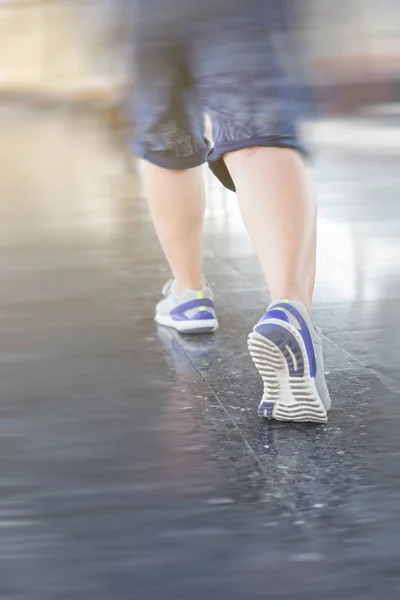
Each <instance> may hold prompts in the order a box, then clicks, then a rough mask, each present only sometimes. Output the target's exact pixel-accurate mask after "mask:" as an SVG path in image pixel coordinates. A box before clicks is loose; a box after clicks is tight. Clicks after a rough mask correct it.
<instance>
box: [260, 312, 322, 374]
mask: <svg viewBox="0 0 400 600" xmlns="http://www.w3.org/2000/svg"><path fill="white" fill-rule="evenodd" d="M277 308H283V309H284V310H287V311H288V312H290V313H291V314H292V315H293V316H294V317H295V318H296V319H297V321H298V322H299V325H300V334H301V337H302V338H303V341H304V345H305V347H306V351H307V356H308V363H309V365H310V375H311V377H315V375H316V373H317V364H316V360H315V353H314V344H313V341H312V338H311V334H310V330H309V328H308V325H307V323H306V321H305V319H304V318H303V317H302V315H301V313H300V311H298V310H297V308H295V307H294V306H292V305H291V304H290V303H289V302H287V303H286V302H285V304H275V306H274V307H273V308H272V310H275V309H277ZM272 310H271V311H267V314H269V313H270V312H272Z"/></svg>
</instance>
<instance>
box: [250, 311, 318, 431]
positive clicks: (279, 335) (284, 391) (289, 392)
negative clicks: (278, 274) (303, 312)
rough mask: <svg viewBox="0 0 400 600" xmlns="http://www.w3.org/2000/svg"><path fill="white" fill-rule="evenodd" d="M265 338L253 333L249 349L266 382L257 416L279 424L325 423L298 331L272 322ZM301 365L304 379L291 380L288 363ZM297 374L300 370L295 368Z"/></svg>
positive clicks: (275, 321) (293, 377)
mask: <svg viewBox="0 0 400 600" xmlns="http://www.w3.org/2000/svg"><path fill="white" fill-rule="evenodd" d="M268 325H269V327H265V325H264V334H263V335H261V334H260V333H257V331H253V332H252V333H250V335H249V341H248V347H249V352H250V355H251V357H252V359H253V362H254V364H255V366H256V368H257V369H258V372H259V373H260V375H261V377H262V380H263V382H264V394H263V397H262V400H261V403H260V406H259V407H258V416H260V417H264V418H266V419H276V420H278V421H293V422H298V423H326V422H327V420H328V417H327V412H326V409H325V407H324V404H323V402H322V400H321V398H320V396H319V395H318V392H317V389H316V387H315V380H314V378H312V377H311V376H310V368H309V363H308V356H307V351H306V348H305V345H304V342H303V338H302V337H301V335H300V333H299V332H298V331H297V330H296V328H295V327H293V326H291V325H290V324H286V323H283V322H282V321H279V320H275V319H271V321H270V322H269V323H268ZM288 361H289V362H290V363H291V364H292V367H293V365H295V366H296V367H297V365H302V367H303V368H302V376H301V377H300V376H291V375H290V370H289V368H290V367H289V362H288ZM296 370H297V368H296Z"/></svg>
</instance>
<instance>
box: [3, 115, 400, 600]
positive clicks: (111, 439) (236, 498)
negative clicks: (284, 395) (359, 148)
mask: <svg viewBox="0 0 400 600" xmlns="http://www.w3.org/2000/svg"><path fill="white" fill-rule="evenodd" d="M0 117H1V118H0V121H1V127H2V136H1V138H0V156H1V178H0V189H1V205H2V212H1V220H0V232H1V235H0V247H1V255H0V277H1V290H2V291H1V294H0V309H1V310H0V331H1V335H0V382H1V386H0V394H1V403H0V456H1V462H0V464H1V467H2V477H1V480H0V485H1V495H0V527H1V541H0V598H1V600H50V599H51V600H53V599H54V600H77V599H78V600H80V599H85V600H92V599H93V600H111V599H113V600H132V599H135V600H153V599H154V600H156V599H157V600H159V599H162V600H187V599H188V598H190V599H192V600H197V599H198V600H200V599H201V600H203V599H204V598H207V599H208V600H213V599H214V598H215V599H217V598H218V599H220V598H223V597H229V598H231V600H247V599H253V598H254V599H265V598H271V599H273V600H275V599H278V598H285V599H293V600H303V599H304V600H305V599H307V600H314V599H315V600H319V599H320V598H324V600H337V599H338V598H341V599H344V600H347V599H348V600H372V599H375V598H376V597H377V596H378V595H379V596H380V597H382V598H385V600H392V599H393V600H394V599H395V598H396V599H397V598H399V594H400V572H399V559H400V543H399V535H400V520H399V517H400V483H399V466H398V465H399V453H400V436H399V424H400V402H399V400H400V398H399V392H400V378H399V362H400V361H399V358H400V352H399V343H398V339H399V325H398V312H399V310H398V306H399V299H400V281H399V273H398V256H399V233H400V203H399V194H400V180H399V176H398V173H399V169H398V164H399V161H398V157H391V158H387V157H386V158H385V159H382V158H380V157H379V156H367V157H365V156H364V157H363V158H360V157H359V156H357V155H356V154H354V153H351V152H348V151H347V152H339V151H337V152H336V153H335V155H328V154H325V153H324V152H323V151H322V152H321V155H320V158H319V161H318V164H317V165H316V166H314V167H313V170H314V176H315V180H316V182H317V186H318V190H319V197H320V254H319V265H318V282H317V287H316V295H315V319H316V321H317V322H318V323H319V324H320V325H321V326H322V328H323V330H324V332H325V349H326V370H327V372H328V374H327V378H328V381H329V384H330V387H331V392H332V397H333V411H332V414H331V417H330V420H329V423H328V425H326V426H319V427H314V426H300V425H284V424H275V423H265V422H263V421H261V420H259V419H258V418H257V417H256V407H257V404H258V401H259V397H260V393H261V385H260V381H259V379H258V375H257V373H256V372H255V371H254V369H253V366H252V364H251V362H250V360H249V358H248V356H247V352H246V336H247V333H248V331H249V330H250V328H251V327H252V325H253V323H254V322H255V320H257V319H258V317H259V316H260V314H261V313H262V311H263V309H264V307H265V305H266V302H267V301H268V292H267V289H266V286H265V284H264V280H263V277H262V276H261V274H260V271H259V268H258V266H257V263H256V261H255V258H254V256H253V253H252V250H251V246H250V244H249V241H248V239H247V237H246V234H245V233H244V231H243V227H242V225H241V223H240V220H239V217H238V211H237V206H236V203H235V199H234V198H233V197H231V196H229V195H226V194H225V192H224V191H223V190H222V189H221V188H219V187H218V186H217V185H216V184H215V182H213V181H212V180H211V179H210V178H209V177H208V179H207V182H208V187H209V201H210V202H209V208H208V213H207V228H206V235H205V242H206V249H207V256H206V265H207V273H208V277H209V279H210V281H211V282H212V284H213V286H214V288H215V292H216V298H217V304H218V309H219V314H220V319H221V328H220V330H219V331H218V332H217V333H216V334H215V335H213V336H210V337H207V338H204V339H198V338H196V339H192V338H185V339H181V338H180V337H178V336H176V335H174V334H171V333H170V332H169V331H163V330H161V329H157V328H156V327H155V325H154V323H153V321H152V311H153V305H154V303H155V302H156V300H157V299H158V296H159V290H160V288H161V286H162V284H163V283H164V281H165V279H166V278H167V276H168V272H167V270H166V267H165V264H164V261H163V259H162V256H161V253H160V250H159V248H158V246H157V243H156V240H155V236H154V233H153V230H152V228H151V225H150V223H149V217H148V213H147V209H146V206H145V204H144V201H143V199H141V198H140V197H139V194H138V192H136V193H134V192H133V191H129V190H133V189H138V188H135V186H133V187H130V188H129V189H127V188H126V186H125V185H122V184H121V180H122V179H123V168H124V165H123V159H122V158H120V156H119V150H118V148H117V146H116V144H115V143H114V141H113V140H112V137H111V136H110V135H108V134H106V133H105V132H104V131H102V129H101V126H100V125H98V124H96V122H94V121H93V120H90V119H86V118H83V117H80V116H78V115H75V116H73V115H69V114H66V113H65V114H52V113H49V112H48V111H47V112H42V113H35V114H29V113H20V112H18V111H14V112H11V113H10V112H6V113H4V114H3V113H1V114H0ZM188 200H189V199H188ZM396 318H397V321H396Z"/></svg>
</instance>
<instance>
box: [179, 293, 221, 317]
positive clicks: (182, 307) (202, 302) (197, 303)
mask: <svg viewBox="0 0 400 600" xmlns="http://www.w3.org/2000/svg"><path fill="white" fill-rule="evenodd" d="M202 306H208V308H214V302H213V301H212V300H211V299H210V298H201V299H200V298H199V299H197V298H196V299H195V300H190V301H189V302H184V303H183V304H179V305H178V306H176V307H175V308H173V309H172V310H171V312H170V315H171V317H172V318H173V320H174V321H191V320H192V319H193V318H195V317H192V318H190V319H189V318H188V317H187V316H186V315H185V313H186V312H187V311H188V310H193V309H194V308H197V309H198V310H199V312H200V309H201V307H202ZM201 312H206V311H201ZM207 312H208V311H207ZM196 318H199V317H196ZM201 318H202V319H204V317H201ZM207 318H208V319H209V318H210V317H207ZM211 318H212V319H215V317H214V315H212V316H211Z"/></svg>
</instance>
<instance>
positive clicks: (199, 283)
mask: <svg viewBox="0 0 400 600" xmlns="http://www.w3.org/2000/svg"><path fill="white" fill-rule="evenodd" d="M205 287H206V278H205V277H204V275H201V276H200V277H185V278H180V279H178V278H175V291H176V293H177V294H178V296H180V295H181V294H183V292H185V291H186V290H195V291H200V290H203V289H204V288H205Z"/></svg>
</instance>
